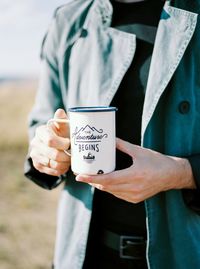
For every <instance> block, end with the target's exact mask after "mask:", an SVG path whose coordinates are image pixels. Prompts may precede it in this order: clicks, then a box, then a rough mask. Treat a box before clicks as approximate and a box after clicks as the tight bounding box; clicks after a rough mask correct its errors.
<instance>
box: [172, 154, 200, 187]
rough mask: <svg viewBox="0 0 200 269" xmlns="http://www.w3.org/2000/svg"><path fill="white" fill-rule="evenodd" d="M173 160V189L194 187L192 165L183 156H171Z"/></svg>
mask: <svg viewBox="0 0 200 269" xmlns="http://www.w3.org/2000/svg"><path fill="white" fill-rule="evenodd" d="M172 159H173V160H174V161H175V167H176V169H175V170H176V171H175V178H176V180H175V181H174V183H175V186H174V189H196V184H195V181H194V177H193V173H192V167H191V165H190V163H189V161H188V160H187V159H185V158H178V157H172Z"/></svg>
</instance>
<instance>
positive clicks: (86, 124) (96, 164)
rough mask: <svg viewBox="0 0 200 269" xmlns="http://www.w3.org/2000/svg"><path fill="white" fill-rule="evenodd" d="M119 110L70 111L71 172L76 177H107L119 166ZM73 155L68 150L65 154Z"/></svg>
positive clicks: (107, 108) (78, 108) (103, 108)
mask: <svg viewBox="0 0 200 269" xmlns="http://www.w3.org/2000/svg"><path fill="white" fill-rule="evenodd" d="M116 111H117V108H116V107H102V106H101V107H73V108H69V109H68V116H69V120H65V119H50V120H49V122H48V124H51V123H52V122H69V125H70V140H71V169H72V171H73V172H74V173H75V174H87V175H96V174H104V173H105V174H107V173H110V172H113V171H114V170H115V164H116V129H115V114H116ZM65 152H66V153H67V154H69V153H68V152H67V151H65Z"/></svg>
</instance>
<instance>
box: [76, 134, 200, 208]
mask: <svg viewBox="0 0 200 269" xmlns="http://www.w3.org/2000/svg"><path fill="white" fill-rule="evenodd" d="M117 148H118V149H119V150H120V151H122V152H124V153H126V154H128V155H130V156H131V157H132V160H133V164H132V165H131V166H130V167H129V168H127V169H124V170H119V171H115V172H113V173H110V174H105V175H97V176H87V175H78V176H77V177H76V180H77V181H82V182H85V183H89V184H90V185H92V186H94V187H96V188H98V189H100V190H102V191H107V192H109V193H111V194H113V195H115V196H116V197H118V198H121V199H123V200H125V201H128V202H132V203H139V202H142V201H144V200H145V199H147V198H149V197H151V196H153V195H155V194H157V193H159V192H161V191H166V190H170V189H181V188H195V184H194V180H193V176H192V171H191V167H190V164H189V162H188V161H187V160H186V159H182V158H177V157H170V156H166V155H163V154H161V153H158V152H156V151H153V150H149V149H146V148H142V147H140V146H136V145H133V144H130V143H128V142H125V141H123V140H121V139H117Z"/></svg>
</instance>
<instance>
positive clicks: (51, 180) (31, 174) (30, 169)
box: [24, 158, 64, 190]
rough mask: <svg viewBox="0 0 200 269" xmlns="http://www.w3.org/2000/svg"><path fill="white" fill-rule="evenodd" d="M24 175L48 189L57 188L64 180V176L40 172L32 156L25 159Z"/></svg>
mask: <svg viewBox="0 0 200 269" xmlns="http://www.w3.org/2000/svg"><path fill="white" fill-rule="evenodd" d="M24 175H25V177H27V178H28V179H30V180H31V181H33V182H34V183H36V184H37V185H39V186H40V187H42V188H44V189H47V190H52V189H54V188H56V187H57V186H58V185H59V184H60V183H61V182H62V181H63V180H64V177H63V176H60V177H56V176H50V175H47V174H45V173H41V172H39V171H38V170H37V169H35V168H34V166H33V163H32V159H31V158H27V159H26V161H25V164H24Z"/></svg>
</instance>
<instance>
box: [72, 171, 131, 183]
mask: <svg viewBox="0 0 200 269" xmlns="http://www.w3.org/2000/svg"><path fill="white" fill-rule="evenodd" d="M130 176H132V177H133V176H134V175H133V171H132V172H131V173H130V168H127V169H123V170H118V171H115V172H112V173H109V174H105V175H96V176H90V175H82V174H79V175H78V176H77V177H76V180H77V181H81V182H85V183H92V184H101V185H104V186H109V185H115V184H120V183H125V182H126V181H127V180H129V178H130Z"/></svg>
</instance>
